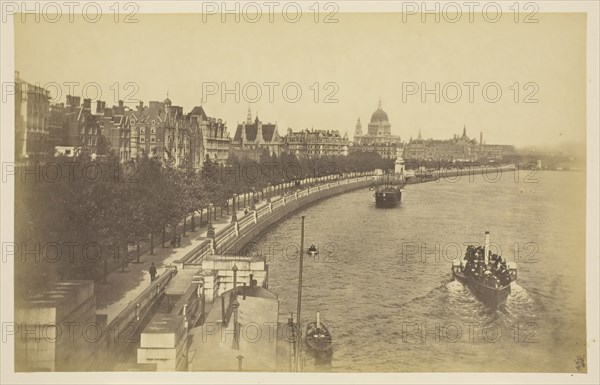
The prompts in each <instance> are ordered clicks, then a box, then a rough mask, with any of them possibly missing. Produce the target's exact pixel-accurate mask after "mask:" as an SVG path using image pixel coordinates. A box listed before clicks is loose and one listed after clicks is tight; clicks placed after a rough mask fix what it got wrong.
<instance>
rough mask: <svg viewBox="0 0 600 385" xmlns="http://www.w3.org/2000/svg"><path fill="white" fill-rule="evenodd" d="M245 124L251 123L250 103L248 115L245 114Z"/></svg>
mask: <svg viewBox="0 0 600 385" xmlns="http://www.w3.org/2000/svg"><path fill="white" fill-rule="evenodd" d="M246 124H252V110H251V109H250V104H248V115H246Z"/></svg>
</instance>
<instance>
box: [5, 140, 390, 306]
mask: <svg viewBox="0 0 600 385" xmlns="http://www.w3.org/2000/svg"><path fill="white" fill-rule="evenodd" d="M184 163H185V164H184V165H183V166H179V167H176V166H175V165H174V164H172V163H170V162H163V161H161V160H159V159H158V158H141V159H138V160H137V161H136V162H130V163H126V164H122V163H120V162H119V161H118V159H116V158H107V159H102V160H99V159H96V160H92V159H91V158H90V157H89V156H81V157H79V158H54V159H52V160H49V161H46V162H40V163H37V162H33V163H31V162H30V164H27V165H25V164H23V165H21V166H19V167H17V169H16V171H17V172H16V175H15V262H18V263H15V272H16V275H15V278H16V283H17V285H16V290H18V292H20V293H21V294H25V293H26V292H27V291H31V290H34V289H35V287H36V286H38V285H40V284H44V283H46V282H48V281H53V280H56V279H95V278H98V277H101V274H98V272H99V270H101V269H102V266H103V264H102V263H101V262H103V261H104V260H106V259H110V260H114V259H115V258H119V256H120V254H119V253H121V252H122V250H121V249H120V247H122V246H123V245H127V244H130V243H132V242H138V241H140V240H146V239H148V235H149V234H159V233H160V232H161V231H162V232H163V234H164V229H165V228H168V227H173V226H176V225H177V224H178V223H181V222H182V221H183V220H184V218H190V215H191V214H198V213H200V211H201V210H204V211H203V213H206V211H205V209H206V208H207V206H208V205H209V204H212V205H213V206H215V207H222V208H226V209H227V210H228V209H229V205H230V198H231V197H232V196H233V194H234V193H237V194H242V193H246V192H257V193H258V194H260V193H262V195H263V196H264V192H265V191H266V190H272V189H273V187H272V186H275V185H278V184H281V183H287V184H288V185H293V184H292V183H290V182H296V181H298V183H307V182H306V180H307V178H319V177H323V176H328V175H335V176H338V177H339V176H340V175H343V174H346V173H350V172H364V171H371V170H373V169H377V168H390V167H392V161H390V160H385V159H382V158H381V157H379V156H378V155H377V154H375V153H361V152H357V153H352V154H351V155H349V156H348V157H323V158H319V159H313V160H309V159H297V158H296V157H295V156H293V155H288V154H284V155H281V156H279V157H275V156H270V155H269V154H268V153H264V154H263V155H262V156H261V158H260V159H258V160H255V161H252V160H248V159H237V158H235V157H234V156H231V157H230V158H229V159H228V160H227V162H226V164H224V165H220V164H217V163H215V162H213V161H211V160H209V159H207V160H206V161H205V162H204V167H203V169H202V170H194V169H193V168H191V167H190V166H188V165H187V163H186V162H184ZM300 181H302V182H300ZM192 218H197V215H196V216H193V215H192ZM192 220H194V219H192ZM188 223H189V222H188ZM191 225H192V226H194V224H193V223H192V224H191Z"/></svg>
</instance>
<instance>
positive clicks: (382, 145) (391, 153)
mask: <svg viewBox="0 0 600 385" xmlns="http://www.w3.org/2000/svg"><path fill="white" fill-rule="evenodd" d="M401 143H402V141H401V138H400V136H398V135H392V124H391V123H390V121H389V118H388V115H387V113H386V112H385V111H384V110H383V108H382V106H381V99H380V100H379V104H378V106H377V110H375V112H373V114H372V115H371V121H370V122H369V126H368V130H367V133H366V134H365V135H363V133H362V124H361V122H360V118H358V121H357V122H356V126H355V131H354V146H353V147H352V149H353V150H354V151H367V152H377V153H378V154H379V155H381V156H382V157H383V158H389V159H394V158H396V156H397V155H396V153H397V149H398V148H401V147H402V144H401Z"/></svg>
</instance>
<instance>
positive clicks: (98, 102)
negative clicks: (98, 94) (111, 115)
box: [96, 100, 104, 114]
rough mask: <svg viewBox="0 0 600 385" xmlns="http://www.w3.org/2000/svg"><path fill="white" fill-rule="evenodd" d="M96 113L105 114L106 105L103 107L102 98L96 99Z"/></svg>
mask: <svg viewBox="0 0 600 385" xmlns="http://www.w3.org/2000/svg"><path fill="white" fill-rule="evenodd" d="M96 114H104V107H102V100H96Z"/></svg>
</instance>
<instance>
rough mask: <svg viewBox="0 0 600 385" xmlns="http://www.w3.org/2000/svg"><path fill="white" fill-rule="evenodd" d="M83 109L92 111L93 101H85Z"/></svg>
mask: <svg viewBox="0 0 600 385" xmlns="http://www.w3.org/2000/svg"><path fill="white" fill-rule="evenodd" d="M83 108H84V109H85V110H89V111H91V110H92V99H83Z"/></svg>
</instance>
